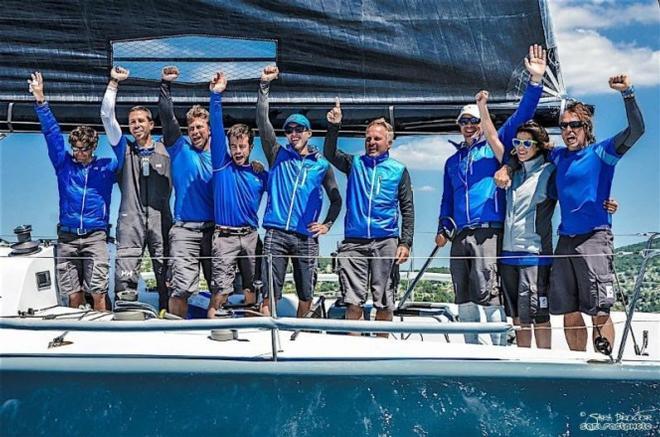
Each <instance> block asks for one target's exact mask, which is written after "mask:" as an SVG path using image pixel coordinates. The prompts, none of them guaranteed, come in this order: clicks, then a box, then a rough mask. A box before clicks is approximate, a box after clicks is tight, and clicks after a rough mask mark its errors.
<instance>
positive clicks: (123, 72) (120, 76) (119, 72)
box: [110, 66, 129, 82]
mask: <svg viewBox="0 0 660 437" xmlns="http://www.w3.org/2000/svg"><path fill="white" fill-rule="evenodd" d="M128 74H129V71H128V70H127V69H125V68H124V67H120V66H116V67H114V68H113V69H112V70H110V77H111V78H112V79H114V80H116V81H117V82H121V81H122V80H126V79H127V78H128Z"/></svg>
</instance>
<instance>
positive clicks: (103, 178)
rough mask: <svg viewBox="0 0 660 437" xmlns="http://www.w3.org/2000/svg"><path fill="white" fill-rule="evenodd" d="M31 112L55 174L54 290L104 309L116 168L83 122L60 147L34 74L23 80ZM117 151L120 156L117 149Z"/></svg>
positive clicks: (76, 304)
mask: <svg viewBox="0 0 660 437" xmlns="http://www.w3.org/2000/svg"><path fill="white" fill-rule="evenodd" d="M28 84H29V89H30V92H31V93H32V95H33V96H34V99H35V102H36V105H35V110H36V112H37V116H38V117H39V122H40V123H41V131H42V132H43V134H44V137H45V138H46V144H47V146H48V157H49V158H50V161H51V163H52V164H53V167H54V169H55V173H56V175H57V188H58V191H59V208H60V214H59V224H58V225H57V250H56V263H57V266H56V271H57V284H58V288H59V290H60V293H62V294H64V295H66V296H67V297H68V300H69V306H70V307H73V308H78V307H79V306H80V305H84V304H85V293H89V294H91V296H92V299H93V306H94V309H95V310H98V311H105V310H107V309H108V308H107V304H106V299H107V293H108V273H109V270H110V264H109V263H110V261H109V254H108V245H107V239H108V219H109V215H110V199H111V195H112V186H113V184H114V183H115V182H116V172H117V170H118V168H119V167H118V163H117V160H116V159H114V158H98V157H96V156H95V155H94V151H95V150H96V146H97V145H98V134H97V133H96V131H95V130H94V129H92V128H91V127H89V126H78V127H76V128H75V129H74V130H73V131H71V133H70V134H69V144H70V145H71V151H72V153H69V152H68V151H67V150H66V146H65V145H64V139H63V138H62V132H61V130H60V126H59V124H58V123H57V120H56V119H55V116H54V115H53V113H52V112H51V110H50V107H49V105H48V102H47V101H46V97H45V94H44V80H43V77H42V75H41V73H39V72H35V73H33V74H32V75H31V77H30V79H28ZM120 152H121V153H119V155H120V156H121V155H123V151H121V150H120Z"/></svg>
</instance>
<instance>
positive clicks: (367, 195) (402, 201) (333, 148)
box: [323, 99, 415, 337]
mask: <svg viewBox="0 0 660 437" xmlns="http://www.w3.org/2000/svg"><path fill="white" fill-rule="evenodd" d="M341 118H342V113H341V106H340V104H339V99H337V102H336V104H335V107H334V108H333V109H332V110H330V111H329V112H328V114H327V119H328V133H327V135H326V137H325V144H324V146H323V152H324V154H325V156H326V158H327V159H328V160H329V161H330V162H331V163H332V165H334V166H335V167H337V169H338V170H339V171H341V172H342V173H345V174H346V175H347V176H348V185H347V188H346V218H345V221H344V234H345V238H344V241H342V243H341V245H340V247H339V251H338V254H337V263H338V267H339V269H338V270H339V273H338V274H339V281H340V283H341V284H342V287H341V291H342V298H343V301H344V303H345V304H346V318H347V319H353V320H358V319H360V318H361V317H362V313H363V310H362V306H363V305H364V303H365V302H366V300H367V295H368V292H369V291H371V294H372V297H373V305H374V307H375V308H376V320H388V321H389V320H392V315H393V312H394V308H395V305H394V298H395V293H396V289H397V287H398V283H399V264H403V263H404V262H406V260H407V259H408V256H409V254H410V248H411V247H412V243H413V232H414V225H415V211H414V205H413V193H412V187H411V184H410V174H409V173H408V170H407V169H406V167H405V166H404V165H403V164H401V163H400V162H398V161H396V160H394V159H392V158H391V157H390V154H389V150H390V148H391V147H392V143H393V142H394V131H393V129H392V126H391V125H390V124H389V123H388V122H386V121H385V119H383V118H379V119H376V120H373V121H372V122H371V123H369V125H368V126H367V129H366V131H365V140H364V149H365V150H364V154H362V155H351V154H348V153H345V152H342V151H341V150H338V149H337V137H338V136H339V129H340V127H341ZM399 209H400V210H401V217H402V226H401V232H400V233H399ZM383 336H384V337H387V334H383Z"/></svg>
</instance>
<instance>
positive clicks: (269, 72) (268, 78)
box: [261, 65, 280, 82]
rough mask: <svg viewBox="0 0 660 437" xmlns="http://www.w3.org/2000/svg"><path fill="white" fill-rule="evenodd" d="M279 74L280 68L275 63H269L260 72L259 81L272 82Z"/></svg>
mask: <svg viewBox="0 0 660 437" xmlns="http://www.w3.org/2000/svg"><path fill="white" fill-rule="evenodd" d="M279 74H280V69H279V68H277V66H276V65H269V66H268V67H266V68H264V71H262V72H261V81H262V82H272V81H273V80H275V79H277V76H279Z"/></svg>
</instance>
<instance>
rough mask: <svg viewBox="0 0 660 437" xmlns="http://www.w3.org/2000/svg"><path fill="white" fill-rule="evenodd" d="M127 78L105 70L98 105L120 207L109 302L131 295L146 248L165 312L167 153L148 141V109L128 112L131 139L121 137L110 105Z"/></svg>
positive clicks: (120, 71) (169, 218)
mask: <svg viewBox="0 0 660 437" xmlns="http://www.w3.org/2000/svg"><path fill="white" fill-rule="evenodd" d="M128 75H129V72H128V70H126V69H125V68H122V67H114V68H113V69H112V70H110V81H109V82H108V86H107V88H106V91H105V95H104V96H103V102H102V103H101V121H102V122H103V127H104V128H105V134H106V136H107V137H108V142H109V143H110V145H111V146H112V149H113V150H114V151H115V153H119V152H122V153H123V154H122V155H117V159H118V161H119V174H118V182H119V189H120V190H121V203H120V205H119V220H118V221H117V258H116V262H115V298H117V297H120V296H121V293H122V292H126V291H133V292H137V287H138V281H139V279H140V266H141V264H142V254H143V252H144V249H145V246H146V247H147V248H148V250H149V255H150V256H151V262H152V265H153V269H154V275H155V277H156V289H157V290H158V307H159V309H161V310H163V309H167V300H168V292H167V285H166V283H165V267H166V264H165V258H164V257H167V256H168V252H169V251H168V246H169V244H168V233H169V231H170V227H171V226H172V212H171V211H170V196H171V194H172V176H171V173H170V155H169V154H168V153H167V150H166V149H165V146H164V145H163V144H162V143H161V142H160V141H155V140H154V139H153V138H152V136H151V131H152V130H153V128H154V121H153V117H152V115H151V111H150V110H149V109H148V108H146V107H144V106H134V107H132V108H131V109H130V110H129V111H128V130H129V132H130V133H131V135H132V136H133V139H132V140H129V139H128V138H127V137H126V136H125V135H123V134H122V131H121V127H120V126H119V122H118V121H117V117H116V115H115V101H116V99H117V89H118V87H119V82H121V81H124V80H126V79H127V78H128Z"/></svg>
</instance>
